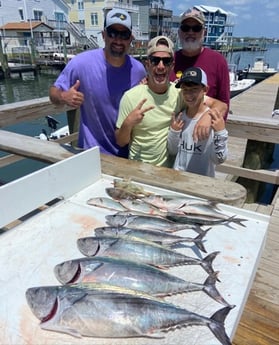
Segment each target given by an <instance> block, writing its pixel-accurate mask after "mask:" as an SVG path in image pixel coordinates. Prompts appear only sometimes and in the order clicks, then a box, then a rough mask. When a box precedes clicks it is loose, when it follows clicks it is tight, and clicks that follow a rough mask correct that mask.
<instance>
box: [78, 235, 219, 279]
mask: <svg viewBox="0 0 279 345" xmlns="http://www.w3.org/2000/svg"><path fill="white" fill-rule="evenodd" d="M77 246H78V248H79V250H80V252H81V253H82V254H83V255H85V256H109V257H116V258H120V259H127V258H128V259H132V260H135V261H137V262H140V263H145V264H149V265H152V266H156V267H159V268H166V267H171V266H182V265H200V266H201V267H202V268H203V269H204V270H205V271H206V272H207V273H209V274H213V273H214V270H213V268H212V262H213V260H214V259H215V257H216V256H217V254H219V252H213V253H211V254H209V255H207V256H206V257H205V258H203V259H198V258H192V257H189V256H186V255H183V254H181V253H178V252H176V251H174V250H171V249H169V248H167V247H164V246H161V245H159V244H156V243H154V242H150V241H145V240H142V239H140V238H132V237H128V236H127V237H117V236H111V237H109V236H98V237H83V238H79V239H78V240H77Z"/></svg>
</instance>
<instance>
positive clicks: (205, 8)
mask: <svg viewBox="0 0 279 345" xmlns="http://www.w3.org/2000/svg"><path fill="white" fill-rule="evenodd" d="M195 8H196V9H198V10H199V11H201V12H209V13H216V12H220V13H221V14H228V12H226V11H224V10H223V9H222V8H220V7H214V6H204V5H200V6H195Z"/></svg>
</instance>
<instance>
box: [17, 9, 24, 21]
mask: <svg viewBox="0 0 279 345" xmlns="http://www.w3.org/2000/svg"><path fill="white" fill-rule="evenodd" d="M18 13H19V17H20V20H24V13H23V9H22V8H20V9H19V10H18Z"/></svg>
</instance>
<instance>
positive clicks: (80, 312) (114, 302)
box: [26, 285, 232, 345]
mask: <svg viewBox="0 0 279 345" xmlns="http://www.w3.org/2000/svg"><path fill="white" fill-rule="evenodd" d="M124 291H125V290H124ZM26 299H27V302H28V305H29V307H30V308H31V310H32V312H33V314H34V315H35V316H36V317H37V318H38V319H39V320H40V321H41V323H40V327H41V328H42V329H45V330H51V331H56V332H62V333H66V334H69V335H72V336H74V337H79V338H81V337H82V336H86V337H100V338H127V337H151V338H163V337H164V334H165V333H166V332H168V331H171V330H175V329H177V328H181V327H187V326H207V327H208V328H209V329H210V330H211V332H212V333H213V334H214V336H215V337H216V338H217V339H218V340H219V342H220V344H222V345H231V341H230V339H229V337H228V335H227V334H226V331H225V326H224V321H225V318H226V316H227V315H228V313H229V312H230V310H231V309H232V308H231V307H224V308H222V309H220V310H218V311H217V312H215V313H214V314H213V315H212V316H211V317H210V318H209V317H205V316H202V315H199V314H197V313H194V312H190V311H188V310H187V309H183V308H180V307H178V306H175V305H173V304H170V303H167V302H165V301H163V300H161V299H157V298H155V297H152V296H149V295H143V294H142V295H138V294H134V293H128V292H122V291H121V290H120V291H111V292H110V291H106V290H105V291H104V290H103V289H102V288H92V289H89V288H86V287H83V288H82V287H74V286H70V285H63V286H39V287H32V288H29V289H28V290H27V291H26Z"/></svg>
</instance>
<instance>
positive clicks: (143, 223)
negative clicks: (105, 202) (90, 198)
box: [105, 212, 204, 234]
mask: <svg viewBox="0 0 279 345" xmlns="http://www.w3.org/2000/svg"><path fill="white" fill-rule="evenodd" d="M105 219H106V222H107V224H108V225H110V226H118V227H121V226H125V227H130V228H135V229H148V230H164V231H170V232H175V231H179V230H187V229H189V230H193V231H196V232H197V233H199V234H200V233H203V232H204V231H203V230H202V229H201V228H200V226H199V225H196V224H178V223H176V222H174V221H172V220H168V219H166V218H162V217H156V216H148V215H134V214H131V213H129V212H127V213H126V212H117V213H116V214H113V215H107V216H105Z"/></svg>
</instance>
